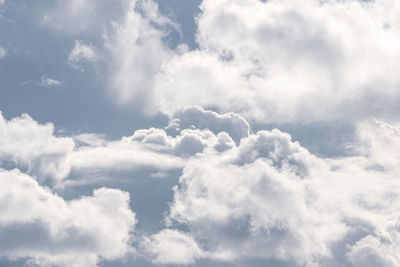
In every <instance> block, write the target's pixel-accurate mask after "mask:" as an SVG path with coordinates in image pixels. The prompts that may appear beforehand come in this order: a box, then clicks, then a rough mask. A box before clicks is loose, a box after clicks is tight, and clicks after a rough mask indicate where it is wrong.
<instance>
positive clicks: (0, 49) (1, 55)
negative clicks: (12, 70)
mask: <svg viewBox="0 0 400 267" xmlns="http://www.w3.org/2000/svg"><path fill="white" fill-rule="evenodd" d="M0 4H1V3H0ZM6 55H7V50H6V49H5V48H4V47H1V46H0V59H3V58H4V57H5V56H6Z"/></svg>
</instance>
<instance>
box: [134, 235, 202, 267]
mask: <svg viewBox="0 0 400 267" xmlns="http://www.w3.org/2000/svg"><path fill="white" fill-rule="evenodd" d="M141 245H142V249H144V251H145V252H146V253H148V254H149V257H150V258H153V262H154V263H162V264H190V263H194V262H195V259H196V258H199V256H200V255H201V254H202V251H201V249H200V248H199V246H198V245H197V243H196V242H195V240H194V239H193V237H192V236H191V235H188V234H185V233H182V232H179V231H176V230H170V229H166V230H162V231H161V232H159V233H157V234H154V235H152V236H150V237H146V238H145V240H144V241H143V242H142V243H141Z"/></svg>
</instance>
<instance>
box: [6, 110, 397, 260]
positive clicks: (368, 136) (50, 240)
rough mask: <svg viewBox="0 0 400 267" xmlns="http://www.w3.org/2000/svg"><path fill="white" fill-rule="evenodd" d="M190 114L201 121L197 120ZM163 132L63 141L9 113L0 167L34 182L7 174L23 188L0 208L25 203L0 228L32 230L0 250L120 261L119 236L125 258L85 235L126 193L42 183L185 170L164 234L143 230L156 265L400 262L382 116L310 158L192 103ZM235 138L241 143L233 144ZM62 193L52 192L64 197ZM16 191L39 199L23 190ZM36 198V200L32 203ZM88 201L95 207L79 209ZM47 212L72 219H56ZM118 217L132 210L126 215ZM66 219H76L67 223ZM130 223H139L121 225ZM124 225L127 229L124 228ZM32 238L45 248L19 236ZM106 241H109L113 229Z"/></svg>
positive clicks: (391, 129) (388, 133) (393, 174)
mask: <svg viewBox="0 0 400 267" xmlns="http://www.w3.org/2000/svg"><path fill="white" fill-rule="evenodd" d="M191 115H193V116H194V118H196V120H195V122H197V123H195V124H197V125H193V124H192V122H191V120H190V118H191ZM178 118H179V119H178ZM185 118H186V119H185ZM197 118H198V119H197ZM171 125H173V126H174V127H175V128H174V129H175V133H174V134H173V135H172V134H169V133H168V132H169V131H172V129H171V127H172V126H171ZM186 125H187V126H186ZM183 126H185V127H183ZM167 128H168V129H167V130H164V129H157V128H150V129H140V130H136V131H135V132H134V133H133V134H132V135H131V136H127V137H123V138H121V139H120V140H115V141H109V140H106V139H105V138H104V136H101V135H96V134H81V135H78V136H72V137H58V136H55V134H54V126H53V125H52V124H44V125H42V124H39V123H37V122H36V121H34V120H33V119H32V118H30V117H29V116H28V115H22V116H21V117H17V118H14V119H11V120H9V121H8V120H6V119H4V118H2V120H1V123H0V140H2V142H3V143H2V144H1V143H0V144H1V145H0V159H1V164H2V165H1V166H2V167H3V168H7V169H12V168H13V167H12V166H13V165H12V164H11V165H10V163H13V164H15V166H17V167H19V168H20V169H21V171H26V172H27V173H30V174H32V175H34V176H35V177H31V176H28V175H26V174H22V173H21V171H17V170H3V169H2V171H1V172H0V183H1V182H3V183H5V184H10V183H11V182H10V181H9V180H10V179H11V180H13V181H14V183H16V185H15V188H16V189H15V190H14V189H13V188H14V185H12V186H11V185H9V186H7V187H4V188H7V190H8V192H11V193H10V194H14V192H16V193H15V195H16V196H15V197H14V196H12V197H8V195H7V193H6V192H3V193H1V192H0V196H4V197H3V198H4V200H3V201H14V200H15V201H16V203H21V204H18V205H17V204H13V203H14V202H12V203H11V204H7V205H6V204H4V205H2V204H1V201H2V200H1V197H0V207H4V209H6V208H7V207H10V208H9V209H7V211H4V212H1V214H2V215H0V225H2V226H0V228H1V227H5V228H3V229H4V231H2V230H1V229H0V234H3V235H4V238H6V237H7V238H8V237H9V235H8V236H6V234H7V233H8V234H10V233H31V232H32V233H36V234H37V235H33V234H26V235H25V234H24V235H21V237H19V236H18V238H17V237H15V238H14V239H12V240H15V243H10V244H8V246H6V245H3V252H1V251H2V250H1V249H2V246H0V253H3V255H5V256H7V257H9V258H20V257H30V258H32V259H33V260H35V261H36V262H39V263H40V262H41V261H44V262H51V263H56V264H64V265H66V266H67V265H68V264H69V265H73V264H74V263H76V265H77V266H82V265H83V266H85V264H86V265H87V266H93V265H94V264H96V262H98V260H99V259H100V258H102V259H106V260H107V259H109V260H111V259H115V258H119V257H122V255H123V254H124V253H125V252H126V251H128V250H129V249H130V248H129V246H128V247H124V246H122V245H121V244H122V243H123V242H122V241H121V240H122V239H121V238H120V239H118V240H119V241H118V240H117V241H115V242H116V243H118V242H119V243H118V244H119V245H120V246H119V249H118V251H120V252H121V251H125V252H124V253H122V252H121V253H119V252H117V249H115V250H110V249H111V248H110V249H106V248H105V247H103V245H101V246H100V245H96V244H97V243H96V242H97V241H96V242H95V241H92V240H99V239H94V237H92V236H91V235H90V233H92V232H89V233H87V232H86V231H89V230H86V229H92V228H93V226H92V225H91V226H90V227H89V226H88V224H89V222H90V223H97V222H92V220H90V219H88V218H89V217H88V215H87V214H92V213H91V212H92V211H91V210H92V206H93V205H94V206H96V205H100V206H101V207H104V206H105V207H107V208H105V210H102V211H104V212H105V213H106V214H108V212H109V211H110V210H112V211H113V212H117V211H116V210H115V206H118V207H120V206H121V205H122V204H121V203H127V202H126V201H127V199H128V198H127V195H126V193H123V192H121V191H119V190H111V189H99V190H98V191H95V192H94V194H93V197H82V198H80V199H77V200H72V201H65V200H63V199H62V198H60V197H58V196H56V195H54V194H53V193H51V191H50V189H48V188H44V187H42V186H41V185H39V183H38V182H42V180H43V178H44V177H48V178H49V179H54V180H55V181H56V182H57V183H56V185H62V186H67V187H68V186H70V185H73V183H74V182H77V183H81V182H85V181H84V180H85V179H88V178H90V177H91V175H94V176H96V175H101V176H102V177H106V178H107V179H110V178H112V179H116V180H115V181H114V182H117V181H118V179H119V178H118V176H119V175H118V174H120V173H121V172H122V173H123V172H127V173H128V172H129V173H130V174H132V173H135V172H136V171H140V173H141V174H143V173H144V174H145V175H144V177H147V178H151V177H157V178H159V179H162V178H163V177H165V173H166V172H168V171H170V170H171V171H174V170H182V175H181V177H180V178H179V183H178V185H177V186H175V187H174V190H173V192H174V193H173V194H174V197H173V200H172V202H171V203H170V207H169V211H168V212H167V213H166V214H167V215H166V218H165V221H166V222H167V228H166V229H164V230H161V231H160V232H158V233H157V232H156V233H148V234H145V233H143V234H142V236H140V238H139V239H138V240H139V241H137V244H138V247H137V249H138V250H139V255H141V256H142V257H144V258H145V259H147V260H149V261H152V262H154V263H162V264H164V263H171V264H189V263H194V262H197V261H199V260H204V259H206V260H212V261H226V262H233V261H235V262H240V261H242V260H248V259H261V260H266V261H269V260H273V261H280V262H283V263H287V264H290V265H291V266H321V267H328V266H329V267H330V266H346V267H347V266H348V267H350V266H358V265H361V264H366V263H369V264H370V266H380V265H381V266H397V265H399V264H400V261H399V259H398V257H397V256H396V255H397V251H398V249H399V247H400V242H399V240H398V236H399V231H398V224H399V220H398V218H397V217H398V216H397V215H396V214H397V210H398V209H399V207H400V206H399V205H400V197H399V194H398V192H399V191H400V183H399V181H398V175H399V173H400V168H399V162H398V151H399V148H400V141H399V136H400V134H399V132H400V130H399V128H397V127H396V126H394V125H391V124H388V123H385V122H382V121H379V120H376V119H369V120H366V121H364V122H362V123H360V124H359V126H358V127H357V132H356V133H355V141H354V142H353V143H352V144H351V145H348V147H347V149H348V150H349V151H350V152H349V155H348V156H342V157H336V158H329V157H326V158H321V157H319V156H317V155H314V154H312V153H311V152H309V151H308V150H307V149H306V148H304V147H303V146H301V145H300V144H299V143H298V142H294V141H293V140H292V139H291V136H290V135H289V134H287V133H284V132H282V131H279V130H277V129H274V130H271V131H266V130H261V131H258V132H255V133H252V132H250V130H249V125H248V123H247V122H246V121H245V120H244V119H243V118H242V117H240V116H239V115H237V114H233V113H228V114H218V113H215V112H212V111H207V110H203V109H201V108H186V109H185V110H183V111H180V112H177V113H176V117H172V118H171V122H170V124H169V127H167ZM209 128H211V129H212V130H213V131H211V130H210V129H209ZM225 130H226V131H225ZM230 133H232V134H235V135H236V136H241V137H240V138H239V139H238V141H236V142H235V141H234V140H233V138H232V137H231V136H230ZM0 142H1V141H0ZM388 144H390V145H388ZM10 166H11V167H10ZM143 170H144V172H143ZM71 173H72V175H71ZM116 174H117V175H116ZM3 177H4V178H3ZM8 177H12V178H8ZM34 179H36V180H37V181H35V180H34ZM22 181H25V182H26V183H27V184H28V185H29V186H25V187H24V186H22V185H20V183H21V184H24V183H23V182H22ZM28 181H29V182H28ZM89 182H90V181H89ZM62 186H60V187H57V188H58V189H60V188H61V190H62V188H63V187H62ZM20 187H21V188H22V189H23V190H32V191H33V192H36V191H38V192H42V193H24V192H20V191H18V190H20V189H18V188H20ZM0 188H3V187H0ZM30 188H33V189H30ZM22 189H21V190H22ZM0 190H1V189H0ZM110 190H111V191H110ZM36 195H38V196H37V197H36ZM108 195H111V196H110V198H108V197H106V196H108ZM17 196H18V197H17ZM39 196H41V197H39ZM123 196H126V197H123ZM30 197H33V198H34V199H33V200H32V199H29V200H25V198H30ZM47 198H49V199H50V200H49V201H46V199H47ZM10 199H11V200H10ZM19 199H20V200H19ZM99 199H105V200H104V201H103V200H99ZM113 199H119V200H118V201H117V202H114V200H113ZM121 199H122V200H121ZM124 201H125V202H124ZM36 202H39V204H37V205H38V207H42V206H43V205H48V206H49V207H48V206H45V208H38V207H36V206H34V207H31V206H29V207H27V208H26V210H29V211H30V212H28V213H27V212H16V211H18V210H20V209H25V208H20V207H25V206H24V205H28V204H29V205H36V204H35V203H36ZM43 202H44V203H45V204H43ZM59 203H61V204H59ZM63 203H64V204H63ZM72 203H78V204H76V206H75V204H72ZM94 203H95V204H96V205H95V204H94ZM98 203H101V204H98ZM114 204H115V205H114ZM52 205H56V206H57V205H61V206H60V207H59V206H57V207H53V206H52ZM63 205H64V206H63ZM81 205H82V206H83V207H86V208H87V209H88V210H86V209H85V210H84V211H82V210H81V208H80V207H81ZM109 205H111V206H109ZM124 205H125V204H124ZM126 205H127V204H126ZM121 207H123V205H122V206H121ZM70 209H71V210H73V211H71V213H69V210H70ZM82 209H83V208H82ZM93 209H95V208H93ZM98 209H100V208H98V206H96V209H95V210H96V211H97V210H98ZM52 210H61V211H62V212H61V213H60V214H66V215H64V217H62V216H61V215H49V214H50V213H51V211H52ZM36 212H37V213H36ZM118 212H120V211H118ZM121 212H122V214H125V215H126V214H129V212H127V211H126V210H124V209H122V211H121ZM75 213H76V214H77V215H75ZM83 213H84V214H85V215H82V214H83ZM57 214H58V213H57ZM69 214H71V218H74V220H79V222H75V221H73V220H72V219H69V217H68V216H69ZM72 214H74V215H72ZM1 216H4V217H1ZM60 216H61V217H60ZM65 216H67V217H65ZM79 216H82V217H79ZM93 216H94V217H96V218H98V217H99V216H100V218H102V217H101V216H103V215H98V214H97V213H96V214H94V215H93ZM104 216H106V215H104ZM118 216H120V215H118ZM118 216H114V215H112V216H111V215H110V217H106V218H105V219H104V220H106V221H107V222H106V223H104V222H99V226H97V225H96V226H94V227H95V229H96V232H100V233H103V232H101V231H103V230H101V229H100V230H99V229H97V228H96V227H103V226H104V227H109V226H110V224H111V225H114V224H113V222H109V221H108V220H111V217H112V218H114V217H118ZM121 216H122V215H121ZM128 217H130V218H131V219H132V218H133V217H132V216H130V215H127V217H123V218H128ZM53 218H54V220H55V221H54V222H53V221H52V220H53ZM2 220H4V221H2ZM64 220H67V221H70V220H72V223H71V224H72V226H73V227H72V226H71V227H72V228H70V225H71V224H67V226H65V227H66V228H65V229H64V228H62V229H64V230H62V231H64V232H62V233H65V234H63V235H61V236H57V235H56V234H58V232H57V231H56V232H54V230H53V229H54V227H56V226H54V225H58V224H56V223H62V225H64ZM80 220H83V222H81V221H80ZM86 220H87V221H86ZM6 221H7V222H15V223H14V224H12V225H11V223H8V224H6V223H5V222H6ZM122 221H123V222H124V220H122ZM133 221H134V220H133ZM3 222H4V223H3ZM124 225H125V226H126V225H127V224H124ZM13 227H14V228H13ZM15 227H17V228H15ZM52 227H53V228H52ZM57 227H58V226H57ZM60 227H61V226H60ZM63 227H64V226H63ZM74 227H82V229H83V230H82V229H81V228H79V229H80V230H79V231H78V230H76V228H74ZM118 227H119V226H118ZM48 229H52V230H51V231H50V230H48ZM56 229H58V228H56ZM123 229H125V230H124V231H123V232H124V233H126V229H127V228H123ZM71 231H72V233H74V231H78V232H79V233H80V234H82V236H84V237H82V240H85V242H83V241H80V240H81V239H79V238H80V236H77V237H76V238H77V239H76V240H78V239H79V242H78V241H76V240H75V239H73V240H70V239H71V238H72V237H73V236H76V235H74V234H69V233H71ZM104 231H106V230H104ZM32 235H33V236H34V239H35V240H38V242H39V244H40V246H38V245H35V246H33V245H31V244H33V243H30V242H31V241H29V240H28V239H23V237H25V238H27V236H32ZM54 235H56V236H54ZM121 236H124V237H126V235H122V234H121ZM128 236H129V235H128ZM113 237H114V236H113ZM101 238H103V237H101ZM104 238H111V237H108V230H107V231H106V233H104ZM115 238H116V237H115ZM126 240H127V239H124V242H126ZM75 241H76V242H75ZM120 241H121V242H120ZM98 242H100V241H98ZM113 242H114V241H113ZM88 243H90V244H88ZM103 243H104V242H101V244H103ZM42 244H43V245H42ZM48 244H50V245H48ZM77 244H81V246H84V249H83V248H82V247H79V249H81V250H82V253H86V252H87V251H89V252H87V254H84V255H85V256H83V255H82V254H80V253H77V252H76V251H78V249H75V246H78V245H77ZM107 244H108V242H105V243H104V246H107ZM124 244H125V243H124ZM64 247H66V250H65V251H66V252H64V250H63V249H62V248H64ZM50 248H52V249H50ZM87 248H90V249H87ZM103 249H104V250H103ZM105 251H107V252H105ZM111 251H114V252H111ZM107 253H111V254H107ZM114 253H115V254H114ZM88 255H89V256H88ZM81 256H82V257H81ZM42 264H44V263H42ZM374 264H375V265H374ZM366 266H368V265H366Z"/></svg>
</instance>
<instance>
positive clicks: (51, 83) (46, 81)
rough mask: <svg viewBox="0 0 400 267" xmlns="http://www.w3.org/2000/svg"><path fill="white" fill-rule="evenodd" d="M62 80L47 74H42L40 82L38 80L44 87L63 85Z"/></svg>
mask: <svg viewBox="0 0 400 267" xmlns="http://www.w3.org/2000/svg"><path fill="white" fill-rule="evenodd" d="M61 84H62V83H61V82H60V81H58V80H55V79H52V78H49V77H47V76H45V75H44V76H42V78H41V79H40V82H38V85H40V86H42V87H58V86H61Z"/></svg>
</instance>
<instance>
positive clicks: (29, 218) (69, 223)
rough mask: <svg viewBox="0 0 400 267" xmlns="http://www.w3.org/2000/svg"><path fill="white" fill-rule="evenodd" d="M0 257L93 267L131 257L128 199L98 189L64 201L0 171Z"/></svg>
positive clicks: (114, 191)
mask: <svg viewBox="0 0 400 267" xmlns="http://www.w3.org/2000/svg"><path fill="white" fill-rule="evenodd" d="M0 184H1V186H0V188H1V189H0V210H1V212H0V213H1V215H0V237H1V240H7V242H2V244H1V245H0V256H2V257H7V258H9V259H18V258H26V257H28V258H29V259H30V261H31V262H32V263H36V264H39V265H40V266H49V265H56V266H76V267H78V266H79V267H91V266H95V265H96V264H97V262H99V261H100V260H101V259H105V260H112V259H117V258H121V257H123V256H124V255H125V254H126V253H128V252H131V247H130V241H131V240H130V239H131V237H130V233H131V231H133V230H134V225H135V222H136V221H135V214H134V213H133V212H132V211H131V210H130V208H129V195H128V193H126V192H123V191H120V190H117V189H108V188H100V189H97V190H95V191H94V192H93V196H87V197H81V198H80V199H75V200H71V201H65V200H64V199H62V198H61V197H59V196H58V195H56V194H54V193H52V192H51V191H50V190H49V189H48V188H46V187H42V186H40V185H39V184H38V183H37V182H36V181H35V180H34V179H33V178H32V177H30V176H28V175H26V174H23V173H21V172H20V171H18V170H11V171H7V170H4V169H0Z"/></svg>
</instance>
